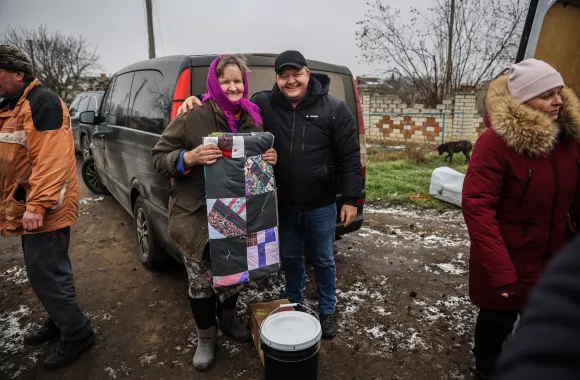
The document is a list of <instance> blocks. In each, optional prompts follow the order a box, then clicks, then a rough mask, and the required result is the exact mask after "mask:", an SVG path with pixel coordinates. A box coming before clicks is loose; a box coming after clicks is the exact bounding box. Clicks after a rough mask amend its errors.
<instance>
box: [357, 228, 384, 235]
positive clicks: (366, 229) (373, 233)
mask: <svg viewBox="0 0 580 380" xmlns="http://www.w3.org/2000/svg"><path fill="white" fill-rule="evenodd" d="M359 231H363V232H364V233H366V235H367V236H370V235H379V236H384V235H385V234H384V233H382V232H381V231H377V230H373V229H372V228H368V227H361V228H360V229H359ZM359 236H360V234H359Z"/></svg>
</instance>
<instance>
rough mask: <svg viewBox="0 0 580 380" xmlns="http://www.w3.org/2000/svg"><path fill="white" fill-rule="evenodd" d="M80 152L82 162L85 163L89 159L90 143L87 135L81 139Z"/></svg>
mask: <svg viewBox="0 0 580 380" xmlns="http://www.w3.org/2000/svg"><path fill="white" fill-rule="evenodd" d="M81 152H82V155H83V161H86V160H87V159H88V158H89V157H91V141H90V140H89V137H88V136H87V135H83V136H82V137H81Z"/></svg>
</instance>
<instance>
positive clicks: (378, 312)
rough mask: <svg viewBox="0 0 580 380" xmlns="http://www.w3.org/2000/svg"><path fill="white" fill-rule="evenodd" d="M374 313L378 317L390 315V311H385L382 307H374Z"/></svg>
mask: <svg viewBox="0 0 580 380" xmlns="http://www.w3.org/2000/svg"><path fill="white" fill-rule="evenodd" d="M374 311H375V312H376V313H377V314H379V315H383V316H387V315H391V312H390V311H386V310H385V308H384V307H382V306H375V308H374Z"/></svg>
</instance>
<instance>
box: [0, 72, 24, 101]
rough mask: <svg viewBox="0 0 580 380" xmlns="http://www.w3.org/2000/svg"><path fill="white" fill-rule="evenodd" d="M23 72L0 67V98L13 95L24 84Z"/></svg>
mask: <svg viewBox="0 0 580 380" xmlns="http://www.w3.org/2000/svg"><path fill="white" fill-rule="evenodd" d="M23 81H24V73H22V72H16V73H14V72H11V71H6V70H4V69H0V98H8V97H10V96H14V95H16V94H17V93H18V91H20V89H21V88H22V86H24V82H23Z"/></svg>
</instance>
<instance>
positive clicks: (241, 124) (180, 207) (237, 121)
mask: <svg viewBox="0 0 580 380" xmlns="http://www.w3.org/2000/svg"><path fill="white" fill-rule="evenodd" d="M247 71H248V68H247V66H246V59H245V57H243V56H239V55H222V56H219V57H218V58H216V59H215V60H214V61H213V63H212V64H211V66H210V67H209V72H208V77H207V89H208V93H207V94H206V95H205V96H204V98H203V100H204V102H206V103H208V104H207V105H206V106H205V107H197V108H196V109H194V110H193V111H191V112H188V113H187V114H183V115H181V116H178V117H177V118H176V119H175V120H174V121H173V122H172V123H171V124H170V125H169V126H168V127H167V128H166V129H165V131H164V132H163V135H162V136H161V139H160V140H159V142H158V143H157V145H156V146H155V148H153V151H152V154H153V162H154V165H155V168H156V170H157V171H158V172H159V173H160V174H161V175H164V176H166V177H170V178H172V179H173V180H172V185H171V196H170V199H169V235H170V236H171V238H172V240H173V241H174V242H175V243H176V244H177V246H178V247H179V249H180V252H181V257H182V258H183V262H184V264H185V267H186V269H187V275H188V279H189V303H190V305H191V310H192V312H193V317H194V319H195V323H196V325H197V336H198V344H197V350H196V352H195V355H194V357H193V365H194V367H195V368H196V369H197V370H199V371H206V370H208V369H210V367H211V366H212V364H213V362H214V358H215V355H214V353H215V348H216V333H217V321H218V320H219V328H220V329H221V330H222V332H223V333H225V334H226V335H229V336H230V337H232V338H234V339H236V340H242V341H243V340H248V339H249V337H250V332H249V331H248V329H246V328H245V327H244V326H242V325H241V324H240V323H239V322H238V320H237V319H236V303H237V298H238V292H239V291H240V289H241V287H242V285H236V286H229V287H218V288H213V286H212V270H211V263H210V258H209V244H208V239H209V237H208V228H207V224H208V220H207V212H206V201H205V178H204V166H205V165H212V164H214V163H215V162H216V161H217V160H218V159H220V158H221V156H222V152H221V150H220V149H219V148H218V147H217V146H215V145H202V139H203V137H205V136H209V135H210V134H212V133H215V132H226V133H227V132H234V133H237V132H239V133H248V132H262V118H261V116H260V110H259V108H258V107H257V106H256V105H254V104H253V103H251V102H250V101H249V100H248V77H247V74H246V73H247ZM208 105H209V106H208ZM263 159H264V160H265V161H267V162H268V163H270V164H272V165H275V164H276V160H277V155H276V151H274V150H273V149H270V150H269V151H267V152H266V153H265V154H264V155H263ZM216 317H217V318H216Z"/></svg>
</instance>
